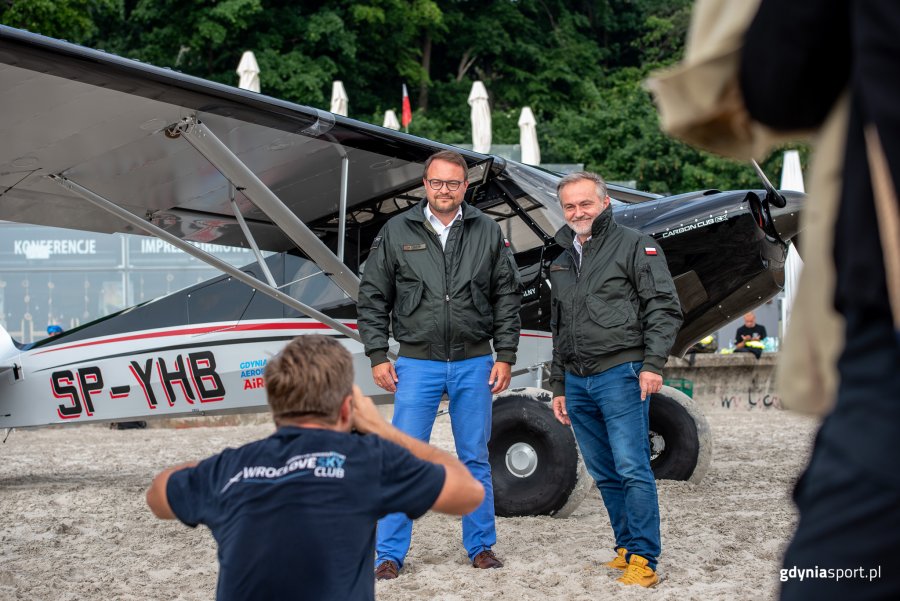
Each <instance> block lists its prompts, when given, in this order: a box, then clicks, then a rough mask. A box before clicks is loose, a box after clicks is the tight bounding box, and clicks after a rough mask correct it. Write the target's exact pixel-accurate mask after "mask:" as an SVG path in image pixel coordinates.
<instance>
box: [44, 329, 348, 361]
mask: <svg viewBox="0 0 900 601" xmlns="http://www.w3.org/2000/svg"><path fill="white" fill-rule="evenodd" d="M344 325H345V326H347V327H348V328H351V329H354V330H355V329H356V324H355V323H353V324H351V323H347V324H344ZM323 329H324V330H330V329H332V328H331V327H330V326H326V325H325V324H323V323H302V322H301V323H281V322H278V323H251V324H239V325H236V326H224V327H223V326H215V327H214V326H207V327H200V328H181V329H179V330H167V331H165V332H152V333H147V334H132V335H130V336H120V337H118V338H109V339H107V340H93V341H88V342H80V343H75V344H68V345H60V346H57V347H54V348H49V349H47V350H44V351H40V352H37V353H35V355H42V354H44V353H52V352H54V351H67V350H69V349H75V348H82V347H85V346H95V345H98V344H112V343H114V342H128V341H131V340H147V339H148V338H166V337H169V336H189V335H192V334H209V333H210V332H231V331H234V332H248V331H254V330H323Z"/></svg>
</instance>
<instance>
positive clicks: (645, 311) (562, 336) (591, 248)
mask: <svg viewBox="0 0 900 601" xmlns="http://www.w3.org/2000/svg"><path fill="white" fill-rule="evenodd" d="M591 236H592V237H591V239H590V240H588V241H587V242H585V244H584V248H583V253H584V255H583V257H582V260H581V265H580V266H579V264H578V251H576V250H575V247H574V244H573V240H574V238H575V232H574V231H572V228H570V227H569V226H568V225H566V226H563V227H562V229H560V230H559V231H558V232H557V233H556V241H557V242H558V243H559V244H560V246H562V247H563V252H562V254H560V255H559V257H557V258H556V260H555V261H553V263H552V264H551V265H550V274H549V275H550V284H551V317H550V329H551V331H552V333H553V366H552V369H551V371H550V385H551V387H552V388H553V396H561V395H564V394H565V372H569V373H572V374H574V375H577V376H582V377H585V376H590V375H594V374H597V373H600V372H602V371H605V370H607V369H609V368H610V367H615V366H616V365H621V364H622V363H625V362H626V361H643V362H644V366H643V367H642V369H641V371H651V372H653V373H657V374H661V373H662V368H663V365H665V363H666V358H667V357H668V355H669V349H671V348H672V344H673V343H674V342H675V335H676V334H677V333H678V328H679V327H681V321H682V314H681V304H680V303H679V301H678V296H677V295H676V293H675V284H674V283H673V282H672V276H671V274H670V273H669V267H668V265H667V264H666V258H665V256H664V255H663V252H662V249H661V248H660V247H659V244H658V243H657V242H656V241H655V240H654V239H653V238H651V237H650V236H645V235H644V234H641V233H640V232H636V231H634V230H632V229H629V228H627V227H622V226H620V225H618V224H617V223H616V222H615V220H614V219H613V212H612V206H611V205H610V206H608V207H607V208H606V210H604V211H603V212H602V213H600V215H599V216H598V217H597V218H596V219H595V220H594V223H593V225H592V227H591Z"/></svg>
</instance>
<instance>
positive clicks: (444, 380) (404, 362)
mask: <svg viewBox="0 0 900 601" xmlns="http://www.w3.org/2000/svg"><path fill="white" fill-rule="evenodd" d="M493 366H494V360H493V357H492V356H491V355H484V356H482V357H473V358H471V359H465V360H462V361H429V360H425V359H410V358H409V357H400V358H398V359H397V363H396V364H395V365H394V368H395V370H396V371H397V379H398V382H397V392H396V393H395V394H394V418H393V422H392V423H393V424H394V426H395V427H396V428H397V429H399V430H401V431H402V432H405V433H407V434H409V435H410V436H413V437H415V438H418V439H419V440H422V441H425V442H428V441H429V439H430V438H431V428H432V426H434V418H435V416H436V414H437V411H438V407H439V405H440V402H441V398H442V397H443V395H444V393H445V392H446V393H447V395H448V396H449V397H450V425H451V428H452V429H453V438H454V440H455V442H456V455H457V457H459V460H460V461H462V462H463V463H464V464H465V465H466V467H467V468H469V471H470V472H471V473H472V475H473V476H474V477H475V478H476V479H477V480H478V481H480V482H481V484H482V485H483V486H484V501H483V502H482V503H481V505H480V506H479V507H478V509H476V510H475V511H473V512H472V513H470V514H468V515H465V516H463V518H462V532H463V546H465V548H466V552H467V553H468V554H469V560H470V561H471V560H473V559H474V558H475V556H476V555H478V554H479V553H480V552H481V551H484V550H485V549H490V548H491V547H492V546H493V545H494V543H496V542H497V532H496V529H495V528H494V489H493V484H492V482H491V465H490V463H489V462H488V448H487V444H488V440H490V438H491V407H492V405H491V403H492V395H491V387H490V385H489V384H488V379H489V378H490V375H491V369H492V368H493ZM411 537H412V520H410V519H409V518H408V517H406V515H405V514H403V513H392V514H390V515H387V516H385V517H383V518H382V519H381V520H379V521H378V532H377V542H376V545H375V549H376V553H377V560H376V564H378V563H381V562H382V561H385V560H391V561H395V562H396V563H397V565H398V566H400V567H402V566H403V561H404V559H405V557H406V553H407V551H408V550H409V545H410V539H411Z"/></svg>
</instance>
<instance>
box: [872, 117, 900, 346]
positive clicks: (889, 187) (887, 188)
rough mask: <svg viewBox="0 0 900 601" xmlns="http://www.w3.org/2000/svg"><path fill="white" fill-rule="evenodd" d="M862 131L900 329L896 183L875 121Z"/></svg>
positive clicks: (890, 295) (896, 324) (893, 312)
mask: <svg viewBox="0 0 900 601" xmlns="http://www.w3.org/2000/svg"><path fill="white" fill-rule="evenodd" d="M865 134H866V154H867V155H868V157H869V171H870V173H871V174H872V191H873V193H874V196H875V211H876V213H877V215H878V232H879V235H880V237H881V251H882V252H883V253H884V269H885V275H886V276H887V277H886V280H887V289H888V301H889V302H890V305H891V315H892V316H893V318H894V329H896V330H897V331H898V332H900V203H898V202H897V187H896V186H895V185H894V180H893V178H892V177H891V171H890V168H889V166H888V162H887V157H886V156H885V155H884V148H883V147H882V146H881V138H880V137H879V135H878V130H877V129H876V128H875V126H874V125H868V126H866V131H865Z"/></svg>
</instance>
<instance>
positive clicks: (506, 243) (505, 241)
mask: <svg viewBox="0 0 900 601" xmlns="http://www.w3.org/2000/svg"><path fill="white" fill-rule="evenodd" d="M503 245H504V246H505V247H506V248H509V240H507V239H506V238H504V239H503Z"/></svg>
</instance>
